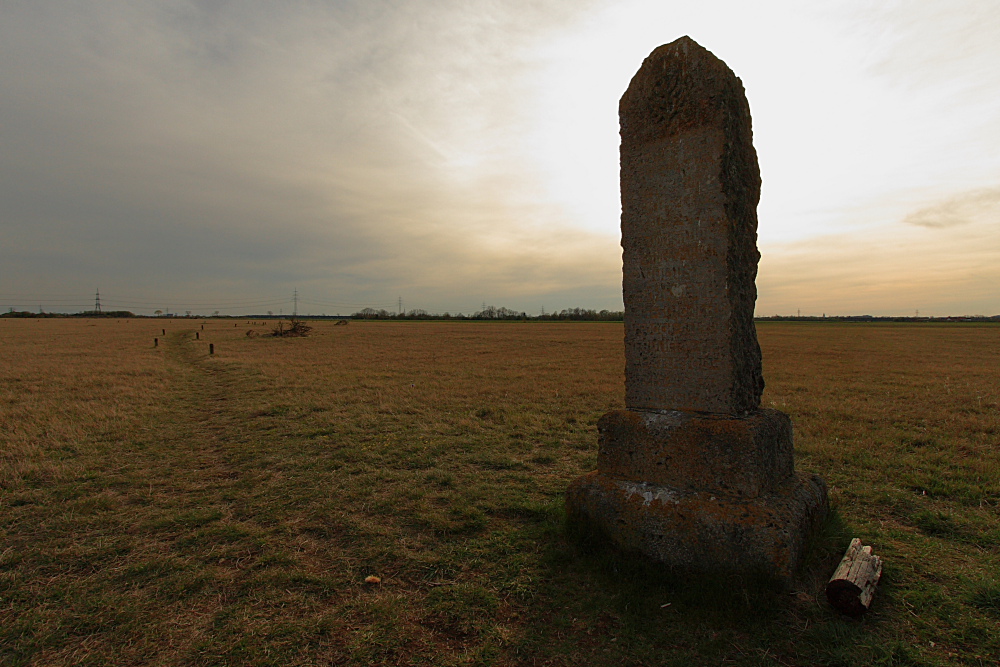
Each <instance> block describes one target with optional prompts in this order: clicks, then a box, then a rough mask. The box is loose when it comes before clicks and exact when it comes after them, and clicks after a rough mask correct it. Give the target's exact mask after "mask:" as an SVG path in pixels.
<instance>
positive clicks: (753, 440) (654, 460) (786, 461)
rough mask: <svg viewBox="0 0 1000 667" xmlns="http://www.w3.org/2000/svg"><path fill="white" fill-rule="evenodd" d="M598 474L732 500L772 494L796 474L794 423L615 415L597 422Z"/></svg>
mask: <svg viewBox="0 0 1000 667" xmlns="http://www.w3.org/2000/svg"><path fill="white" fill-rule="evenodd" d="M597 430H598V433H599V435H600V438H599V449H598V455H597V469H598V471H599V472H600V473H601V474H602V475H606V476H608V477H612V478H615V479H622V480H631V481H634V482H647V483H650V484H657V485H662V486H670V487H673V488H675V489H682V490H688V491H710V492H713V493H716V494H720V495H728V496H732V497H734V498H756V497H757V496H759V495H761V494H767V493H771V492H774V491H775V490H776V489H777V488H779V487H780V486H781V485H782V484H784V483H785V482H787V480H788V478H789V477H791V475H792V473H793V472H794V463H793V446H792V420H791V419H789V418H788V415H786V414H785V413H783V412H779V411H777V410H767V409H764V410H756V411H754V412H752V413H751V414H750V415H749V416H747V417H728V416H722V415H707V414H703V413H692V412H676V411H674V412H662V413H661V412H648V411H642V412H639V411H635V410H615V411H613V412H609V413H607V414H606V415H604V416H603V417H601V419H600V420H599V421H598V422H597Z"/></svg>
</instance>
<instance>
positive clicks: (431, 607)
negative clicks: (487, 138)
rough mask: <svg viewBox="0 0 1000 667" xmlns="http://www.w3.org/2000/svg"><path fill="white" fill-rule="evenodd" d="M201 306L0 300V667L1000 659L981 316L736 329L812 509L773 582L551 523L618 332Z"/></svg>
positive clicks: (615, 390)
mask: <svg viewBox="0 0 1000 667" xmlns="http://www.w3.org/2000/svg"><path fill="white" fill-rule="evenodd" d="M201 326H202V321H200V320H198V321H195V320H187V321H183V320H163V321H160V320H131V321H126V320H121V321H115V320H101V321H98V320H91V321H83V320H38V321H34V320H10V319H6V320H3V319H0V664H4V665H105V664H121V665H140V664H142V665H145V664H153V665H173V664H185V665H222V664H234V665H235V664H240V665H242V664H247V665H329V664H335V665H341V664H343V665H368V664H377V665H382V664H384V665H411V664H412V665H417V664H419V665H465V664H479V665H490V664H498V665H567V666H569V665H573V666H577V665H771V664H774V665H852V666H854V665H991V666H992V665H996V664H997V662H998V661H1000V513H998V512H1000V508H998V504H1000V446H998V445H1000V327H998V326H990V325H930V324H928V325H911V324H885V325H870V324H825V323H762V324H760V325H759V335H760V340H761V345H762V347H763V350H764V368H765V378H766V380H767V383H768V384H767V390H766V392H765V395H764V404H765V405H768V406H774V407H777V408H779V409H781V410H784V411H786V412H788V413H789V414H790V415H791V416H792V419H793V421H794V423H795V428H796V460H797V465H798V467H799V468H800V469H803V470H806V471H810V472H817V473H819V474H821V475H823V476H824V477H825V478H826V480H827V482H828V484H829V485H830V491H831V500H832V503H833V506H834V507H835V509H836V514H835V517H834V519H833V520H832V521H831V522H830V523H829V525H827V527H826V531H825V533H824V535H822V536H821V537H820V538H819V539H818V540H817V542H816V544H815V546H814V549H813V551H812V554H811V556H810V558H809V561H808V563H807V564H806V567H805V568H804V570H803V572H802V574H801V580H800V582H799V584H798V585H797V586H796V590H795V593H794V594H792V595H788V594H780V595H779V594H776V593H769V592H766V591H759V590H753V589H751V590H749V591H747V592H743V588H742V587H741V586H740V585H739V583H740V582H734V581H727V580H723V581H710V580H699V581H684V580H681V579H679V578H676V577H673V576H671V575H670V574H669V573H665V572H663V571H662V570H661V569H659V568H655V567H650V566H648V565H647V564H646V563H643V562H641V561H636V560H632V559H629V558H625V557H619V556H617V555H616V554H614V553H612V552H609V551H607V550H603V549H600V548H598V547H594V546H593V545H586V544H579V543H577V542H575V541H574V540H573V539H571V538H570V537H568V535H567V529H566V526H565V525H564V520H563V493H564V491H565V488H566V486H567V484H568V483H569V482H570V480H572V479H574V478H575V477H576V476H578V475H580V474H582V473H584V472H587V471H589V470H591V469H593V468H594V466H595V462H596V454H597V451H596V450H597V444H596V443H597V437H596V429H595V423H596V421H597V418H598V417H600V415H601V414H603V413H604V412H606V411H608V410H610V409H615V408H621V407H623V397H624V387H623V381H624V380H623V374H622V368H623V365H624V359H623V348H622V327H621V325H620V324H584V323H580V324H542V323H528V324H517V323H513V324H484V323H464V322H463V323H398V324H397V323H365V322H353V323H351V324H350V325H349V326H346V327H343V326H342V327H334V326H333V325H332V324H331V323H318V324H317V325H316V329H315V330H314V331H313V335H312V336H311V337H309V338H304V339H272V338H248V337H247V336H246V335H245V333H246V331H247V330H248V329H250V328H256V329H257V330H259V331H264V330H265V328H264V327H260V326H257V327H254V326H252V325H248V324H247V323H246V322H245V321H240V322H238V326H235V327H234V326H233V322H232V321H221V320H208V321H206V322H205V323H204V330H202V329H201ZM164 327H165V328H166V334H165V335H164V334H162V333H161V328H164ZM196 332H197V333H198V334H199V335H200V340H195V333H196ZM154 337H157V338H159V339H160V344H159V346H158V347H153V338H154ZM209 342H211V343H214V344H215V348H216V354H215V355H214V356H209V355H208V343H209ZM853 535H856V536H859V537H862V538H863V540H864V541H865V543H866V544H869V543H870V544H873V545H874V547H875V551H876V553H878V554H880V555H881V556H882V557H883V558H884V561H885V571H884V576H883V584H882V586H881V587H880V589H879V592H878V594H877V596H876V599H875V604H874V607H873V609H872V611H871V612H870V613H869V615H868V616H867V617H866V618H864V619H863V620H860V621H856V620H850V619H846V618H842V617H839V616H838V615H836V614H835V613H834V612H832V611H831V610H830V609H829V608H828V607H827V605H826V603H825V600H824V599H823V595H822V591H823V586H824V584H825V579H826V578H827V577H829V575H830V573H831V572H832V571H833V568H834V566H835V565H836V562H837V560H838V559H839V557H840V555H841V553H842V551H843V549H844V547H845V546H846V544H847V541H848V539H849V537H850V536H853ZM370 575H374V576H377V577H379V578H380V579H381V583H377V584H369V583H365V578H366V577H368V576H370Z"/></svg>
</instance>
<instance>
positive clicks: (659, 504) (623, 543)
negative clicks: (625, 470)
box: [566, 472, 828, 585]
mask: <svg viewBox="0 0 1000 667" xmlns="http://www.w3.org/2000/svg"><path fill="white" fill-rule="evenodd" d="M566 508H567V513H568V515H569V518H570V521H572V522H575V523H577V524H578V525H581V526H583V527H585V528H586V529H588V530H594V531H596V532H598V533H600V534H602V535H603V536H606V537H607V538H609V539H610V541H611V542H613V543H614V544H615V545H616V546H617V547H619V548H621V549H623V550H628V551H638V552H640V553H642V554H645V555H646V556H648V557H650V558H652V559H653V560H656V561H659V562H662V563H664V564H665V565H667V566H668V567H670V568H672V569H675V570H681V571H703V572H704V571H723V572H744V573H751V574H756V575H762V576H765V577H772V578H775V579H778V580H780V581H782V582H784V583H785V585H788V584H790V583H791V581H792V578H793V575H794V572H795V569H796V567H798V565H799V563H800V562H801V559H802V556H803V554H804V551H805V546H806V540H807V538H808V536H809V535H810V533H811V532H812V530H813V528H814V527H815V526H816V524H817V523H819V522H820V521H821V520H822V519H823V517H825V516H826V513H827V509H828V505H827V493H826V484H825V483H824V482H823V480H822V479H820V478H819V477H817V476H815V475H809V476H807V475H802V474H799V473H795V474H792V475H791V476H789V477H788V479H787V480H786V481H785V483H784V484H781V485H780V486H779V487H778V488H776V489H775V490H774V491H773V492H771V493H767V494H761V495H759V496H757V497H755V498H737V497H732V496H724V495H721V494H713V493H710V492H705V491H691V490H682V489H678V488H675V487H670V486H660V485H656V484H650V483H645V482H635V481H630V480H624V479H616V478H612V477H608V476H606V475H604V474H602V473H601V472H593V473H590V474H589V475H585V476H583V477H581V478H579V479H577V480H575V481H574V482H573V483H572V484H571V485H570V487H569V489H568V491H567V493H566Z"/></svg>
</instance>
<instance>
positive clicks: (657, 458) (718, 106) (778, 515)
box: [567, 37, 827, 581]
mask: <svg viewBox="0 0 1000 667" xmlns="http://www.w3.org/2000/svg"><path fill="white" fill-rule="evenodd" d="M619 118H620V121H621V136H622V143H621V195H622V249H623V281H622V285H623V294H624V300H625V405H626V410H622V411H616V412H611V413H608V414H606V415H604V416H603V417H602V418H601V419H600V421H599V422H598V432H599V454H598V464H597V468H598V469H597V471H596V472H594V473H591V474H590V475H586V476H584V477H582V478H580V479H578V480H576V481H575V482H574V483H573V484H572V485H571V486H570V488H569V490H568V492H567V510H568V512H569V515H570V517H571V519H573V520H575V521H578V522H582V523H586V524H589V525H590V526H591V527H593V528H596V529H597V530H598V531H599V532H601V533H604V534H605V535H606V536H607V537H608V538H609V539H611V540H612V541H613V542H615V543H616V544H617V545H618V546H620V547H622V548H624V549H628V550H635V551H639V552H642V553H645V554H646V555H648V556H650V557H652V558H654V559H656V560H659V561H662V562H664V563H666V564H668V565H669V566H672V567H677V568H683V569H723V570H728V571H737V572H755V573H760V574H765V575H771V576H775V577H778V578H780V579H783V580H785V581H790V579H791V577H792V574H793V572H794V570H795V567H796V566H797V565H798V563H799V561H800V559H801V556H802V552H803V548H804V545H805V540H806V538H807V536H808V533H809V532H810V530H811V529H812V527H813V526H814V525H815V523H816V522H817V521H819V520H820V519H821V518H822V517H823V516H824V515H825V514H826V511H827V497H826V486H825V484H824V483H823V481H822V480H821V479H819V478H818V477H815V476H812V477H806V476H801V475H797V474H796V473H795V470H794V464H793V458H792V424H791V420H790V419H789V418H788V416H787V415H785V414H783V413H781V412H778V411H777V410H767V409H761V408H760V396H761V393H762V391H763V389H764V379H763V376H762V374H761V355H760V347H759V345H758V344H757V331H756V328H755V327H754V322H753V310H754V302H755V301H756V299H757V288H756V285H755V282H754V281H755V279H756V276H757V262H758V260H759V259H760V254H759V253H758V252H757V202H758V200H759V198H760V171H759V169H758V166H757V153H756V151H755V150H754V148H753V142H752V131H751V124H750V107H749V105H748V104H747V99H746V95H745V93H744V91H743V85H742V83H741V82H740V80H739V79H738V78H737V77H736V76H735V75H734V74H733V72H732V71H731V70H730V69H729V68H728V67H727V66H726V64H725V63H723V62H722V61H721V60H719V59H718V58H716V57H715V56H714V55H712V53H710V52H709V51H708V50H706V49H705V48H703V47H701V46H700V45H698V44H697V43H696V42H694V41H693V40H692V39H690V38H689V37H681V38H680V39H678V40H676V41H674V42H672V43H670V44H666V45H664V46H661V47H659V48H657V49H656V50H655V51H653V53H651V54H650V55H649V57H648V58H646V60H645V61H644V62H643V64H642V67H641V68H640V69H639V71H638V72H637V73H636V75H635V76H634V77H633V78H632V82H631V83H630V85H629V87H628V90H627V91H626V92H625V95H624V96H623V97H622V99H621V102H620V105H619Z"/></svg>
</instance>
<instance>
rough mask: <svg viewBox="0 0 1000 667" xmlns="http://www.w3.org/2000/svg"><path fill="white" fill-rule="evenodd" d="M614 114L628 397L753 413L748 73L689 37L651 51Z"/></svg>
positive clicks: (753, 184)
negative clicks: (739, 73) (744, 77)
mask: <svg viewBox="0 0 1000 667" xmlns="http://www.w3.org/2000/svg"><path fill="white" fill-rule="evenodd" d="M619 116H620V119H621V137H622V142H621V195H622V248H623V260H624V275H623V281H622V285H623V292H624V299H625V355H626V365H625V404H626V406H627V407H628V408H631V409H659V410H689V411H692V410H693V411H703V412H717V413H726V414H732V415H742V414H746V413H748V412H750V411H752V410H754V409H756V408H757V407H759V405H760V396H761V392H762V391H763V388H764V380H763V376H762V374H761V359H760V348H759V346H758V344H757V331H756V328H755V327H754V322H753V310H754V302H755V300H756V298H757V289H756V286H755V283H754V280H755V278H756V275H757V262H758V260H759V258H760V255H759V253H758V252H757V211H756V207H757V202H758V200H759V198H760V172H759V169H758V166H757V154H756V152H755V151H754V148H753V143H752V132H751V127H750V108H749V105H748V104H747V100H746V95H745V94H744V91H743V84H742V83H741V82H740V80H739V79H738V78H736V75H734V74H733V72H732V71H731V70H730V69H729V68H728V67H726V65H725V63H723V62H722V61H721V60H719V59H718V58H716V57H715V56H714V55H712V54H711V53H710V52H709V51H708V50H706V49H705V48H703V47H701V46H699V45H698V44H697V43H695V42H694V41H693V40H692V39H690V38H689V37H682V38H680V39H678V40H676V41H674V42H672V43H670V44H666V45H664V46H661V47H659V48H658V49H656V50H655V51H653V53H651V54H650V56H649V57H648V58H646V60H645V61H644V62H643V64H642V67H641V68H640V69H639V71H638V72H637V73H636V75H635V76H634V77H633V79H632V82H631V84H630V85H629V87H628V90H627V91H626V92H625V95H624V96H623V97H622V99H621V102H620V105H619Z"/></svg>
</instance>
